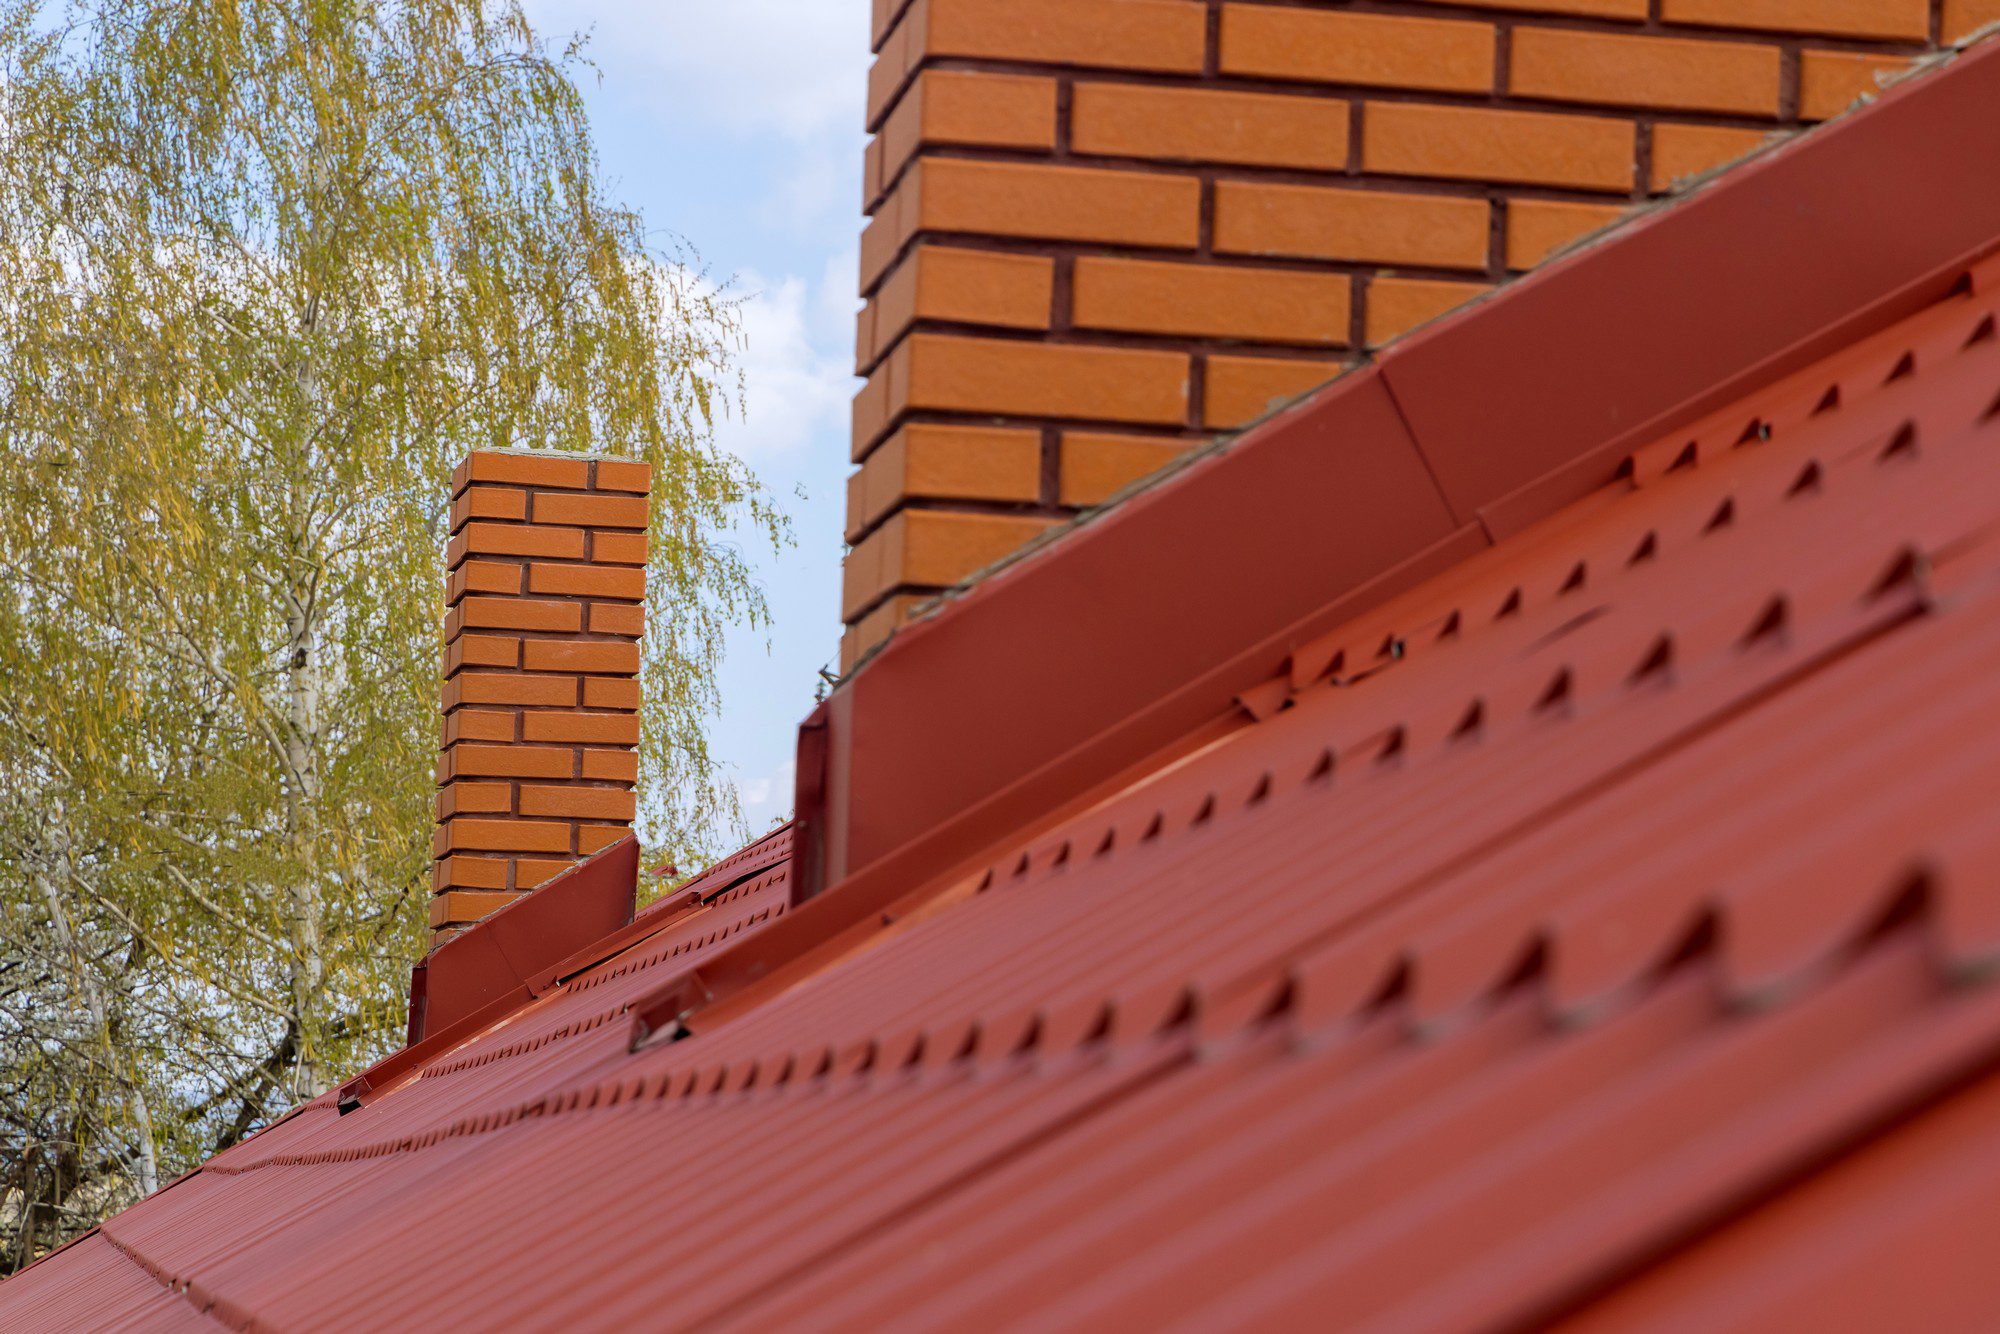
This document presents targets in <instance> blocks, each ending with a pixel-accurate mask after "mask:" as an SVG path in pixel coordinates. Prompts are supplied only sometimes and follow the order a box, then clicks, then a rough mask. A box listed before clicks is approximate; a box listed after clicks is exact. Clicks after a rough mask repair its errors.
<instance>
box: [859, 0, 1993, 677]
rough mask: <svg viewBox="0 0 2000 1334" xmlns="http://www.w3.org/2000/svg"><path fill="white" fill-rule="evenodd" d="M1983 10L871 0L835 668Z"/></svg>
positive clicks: (1864, 84)
mask: <svg viewBox="0 0 2000 1334" xmlns="http://www.w3.org/2000/svg"><path fill="white" fill-rule="evenodd" d="M1996 19H2000V0H1458V2H1457V3H1456V4H1452V5H1440V4H1432V3H1422V2H1421V0H1360V2H1357V0H875V7H874V41H875V50H876V52H877V58H876V62H875V66H874V69H873V71H872V73H871V74H870V76H869V87H868V127H869V129H870V130H871V131H873V132H874V134H875V139H874V141H873V142H872V143H871V144H870V146H869V149H868V153H867V160H866V164H865V172H864V178H865V179H864V197H865V208H866V211H867V213H868V214H869V215H870V218H871V220H870V222H869V224H868V226H867V229H866V230H865V232H864V233H863V235H862V241H861V291H862V294H863V295H864V296H865V297H866V298H867V306H866V308H865V310H864V311H863V312H862V315H861V320H860V329H859V336H858V338H857V346H858V369H859V373H860V374H862V375H864V376H866V377H867V384H866V387H865V388H863V390H862V391H861V393H860V396H859V397H858V398H857V399H856V401H855V405H854V426H853V459H854V461H855V462H856V463H858V464H859V465H860V469H859V471H858V472H857V473H855V475H854V477H853V480H852V482H851V484H850V486H849V491H848V525H847V537H848V540H849V542H850V543H852V544H853V550H852V554H851V556H850V558H849V560H848V564H847V570H846V577H845V580H844V586H843V592H842V607H841V613H842V618H843V619H844V620H845V621H846V623H847V625H848V633H847V636H846V639H845V641H844V643H843V650H842V658H843V664H844V665H846V666H851V665H852V664H853V663H854V661H855V660H856V659H857V657H858V656H859V655H860V654H862V653H864V652H866V651H867V650H868V649H869V648H871V647H872V646H874V645H875V644H877V643H879V642H880V641H881V640H882V639H883V638H884V637H886V636H887V635H888V634H889V633H890V632H891V631H892V630H893V629H894V628H895V627H896V626H897V625H899V624H900V623H902V621H903V620H905V619H906V618H907V616H908V614H909V612H910V610H911V608H912V607H913V606H914V605H915V604H917V603H919V602H921V601H922V600H923V599H924V598H925V597H927V596H928V595H930V594H932V593H934V592H936V591H937V590H939V589H940V588H944V587H948V586H949V585H951V584H953V583H955V582H957V581H958V580H960V579H962V578H963V577H964V576H966V575H967V574H970V573H972V572H973V571H974V570H976V569H978V568H980V567H981V566H983V565H986V564H988V563H990V562H992V561H994V560H997V559H999V558H1001V557H1003V556H1005V555H1007V554H1008V553H1010V552H1012V551H1013V550H1015V549H1016V548H1018V547H1019V546H1020V545H1021V544H1022V543H1024V542H1025V541H1027V540H1028V539H1029V538H1031V537H1033V536H1034V535H1035V534H1036V533H1038V532H1040V531H1041V530H1043V529H1044V528H1046V527H1048V526H1049V525H1050V524H1052V523H1054V522H1057V521H1059V520H1060V519H1062V518H1064V517H1066V516H1068V515H1071V514H1074V513H1076V512H1077V510H1078V509H1079V508H1081V507H1083V506H1088V505H1091V504H1095V503H1097V502H1099V501H1101V500H1103V499H1104V498H1105V497H1107V496H1108V495H1110V494H1111V493H1112V492H1113V491H1115V490H1116V489H1118V488H1119V487H1121V486H1123V485H1124V484H1126V483H1127V482H1130V481H1132V480H1134V479H1135V478H1137V477H1140V476H1142V475H1144V474H1145V473H1148V472H1151V471H1153V470H1154V469H1156V468H1157V467H1159V466H1160V465H1161V464H1163V463H1165V462H1166V461H1167V460H1169V459H1171V458H1172V457H1173V456H1174V455H1176V454H1178V453H1180V452H1181V451H1183V450H1185V449H1187V448H1188V447H1189V446H1190V445H1192V444H1194V443H1196V442H1198V441H1200V440H1202V439H1204V438H1207V437H1208V436H1211V435H1213V434H1214V433H1215V432H1217V431H1222V430H1226V429H1229V428H1232V427H1237V426H1241V425H1243V424H1245V423H1246V422H1248V421H1250V420H1252V419H1254V418H1256V417H1258V416H1260V415H1261V414H1263V413H1264V412H1265V411H1266V410H1267V409H1268V408H1269V407H1270V406H1271V405H1272V404H1273V403H1274V402H1275V401H1281V400H1284V399H1286V398H1289V397H1292V396H1294V395H1296V394H1299V393H1303V392H1304V391H1306V390H1308V389H1310V388H1312V387H1313V386H1315V385H1317V384H1319V383H1321V382H1322V381H1324V380H1326V379H1327V378H1329V377H1330V376H1331V375H1333V374H1334V373H1335V372H1336V371H1337V370H1338V368H1339V367H1340V366H1341V365H1342V364H1343V363H1344V362H1346V361H1348V360H1350V359H1351V358H1353V357H1355V356H1356V355H1358V354H1360V353H1361V352H1363V351H1364V350H1365V349H1368V348H1372V347H1375V346H1377V345H1379V344H1381V343H1383V342H1385V341H1386V340H1388V339H1390V338H1392V337H1394V336H1395V335H1396V334H1399V333H1401V332H1403V331H1405V330H1407V329H1409V328H1411V327H1412V326H1414V325H1417V324H1420V323H1423V322H1424V321H1426V320H1428V319H1430V318H1432V317H1433V316H1436V315H1438V314H1441V313H1443V312H1444V311H1446V310H1448V309H1450V308H1451V307H1453V306H1456V305H1458V304H1459V303H1460V302H1463V301H1465V300H1467V299H1469V298H1472V297H1475V296H1478V295H1479V294H1480V293H1482V292H1485V291H1487V290H1488V289H1489V288H1490V287H1492V285H1493V284H1495V283H1497V282H1499V281H1500V280H1501V279H1502V278H1504V277H1506V276H1507V275H1508V274H1510V273H1515V272H1519V271H1521V270H1524V269H1528V268H1531V267H1532V266H1534V265H1535V264H1537V263H1539V262H1540V261H1541V260H1542V259H1543V258H1544V257H1545V256H1547V255H1548V254H1549V253H1550V252H1551V251H1552V250H1554V249H1555V248H1557V247H1558V246H1560V245H1562V244H1563V243H1565V242H1567V241H1569V240H1571V239H1573V238H1575V237H1577V236H1579V235H1581V234H1583V233H1585V232H1588V231H1591V230H1593V229H1595V228H1597V227H1599V226H1601V225H1603V224H1605V223H1608V222H1610V221H1612V220H1613V219H1615V218H1617V217H1618V216H1619V215H1620V213H1621V212H1622V211H1623V210H1625V209H1627V208H1629V207H1631V206H1632V205H1634V204H1637V203H1642V202H1644V201H1645V200H1647V199H1648V198H1651V197H1652V196H1654V195H1656V194H1660V193H1662V192H1665V191H1667V190H1668V189H1669V188H1671V186H1672V185H1673V183H1674V182H1675V181H1676V180H1678V179H1681V178H1684V177H1688V176H1691V175H1695V174H1698V173H1701V172H1703V171H1706V170H1707V169H1709V168H1711V167H1714V166H1717V165H1720V164H1722V163H1724V162H1727V161H1729V160H1731V159H1733V158H1736V157H1738V156H1741V155H1742V154H1744V153H1745V152H1747V151H1749V150H1750V149H1752V148H1754V147H1756V146H1757V145H1758V144H1760V143H1761V142H1762V141H1763V140H1764V139H1765V137H1766V136H1768V135H1769V134H1771V133H1772V132H1773V131H1778V130H1785V129H1792V128H1797V127H1799V126H1801V125H1804V124H1807V123H1810V122H1813V121H1817V120H1822V119H1825V118H1827V117H1829V116H1832V115H1835V114H1837V113H1838V112H1840V111H1841V110H1842V109H1844V108H1845V107H1846V106H1847V105H1848V104H1849V103H1851V102H1852V101H1853V100H1854V98H1855V97H1857V96H1859V95H1861V94H1863V93H1866V92H1869V91H1872V90H1873V89H1874V87H1875V86H1876V85H1875V76H1876V74H1877V73H1878V72H1882V71H1886V70H1893V69H1896V68H1899V67H1901V66H1902V65H1904V64H1906V63H1907V62H1908V60H1909V59H1910V57H1912V56H1914V55H1917V54H1919V53H1921V52H1923V51H1926V50H1929V49H1932V48H1934V47H1935V46H1937V45H1938V44H1940V42H1949V41H1952V40H1954V39H1956V38H1958V37H1960V36H1963V35H1964V34H1966V33H1968V32H1970V31H1972V30H1973V29H1975V28H1977V27H1979V26H1981V25H1983V24H1985V23H1988V22H1992V21H1994V20H1996Z"/></svg>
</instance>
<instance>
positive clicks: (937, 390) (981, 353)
mask: <svg viewBox="0 0 2000 1334" xmlns="http://www.w3.org/2000/svg"><path fill="white" fill-rule="evenodd" d="M885 368H886V370H887V373H888V375H889V379H890V382H891V385H892V393H894V394H895V397H894V398H892V400H891V403H892V408H893V410H895V411H898V412H900V411H901V410H903V409H904V408H919V409H930V410H936V411H944V412H975V413H981V414H999V415H1010V416H1024V417H1082V418H1088V419H1091V420H1095V421H1131V422H1158V423H1169V424H1173V425H1179V424H1180V422H1181V421H1182V420H1183V419H1184V418H1185V417H1186V415H1187V400H1188V364H1187V358H1186V357H1185V356H1184V355H1182V354H1181V353H1178V352H1151V351H1136V350H1132V349H1128V348H1108V347H1072V346H1058V345H1051V344H1047V343H1039V342H1022V341H1013V340H1006V341H1003V340H998V339H990V338H955V337H952V336H949V335H946V334H914V335H912V336H911V337H909V338H907V339H905V340H904V341H903V343H902V345H901V346H900V347H898V348H897V349H896V352H895V354H894V355H892V356H891V357H890V359H889V361H888V362H887V363H885ZM883 373H884V372H883V371H881V370H878V371H877V372H876V374H877V375H881V374H883Z"/></svg>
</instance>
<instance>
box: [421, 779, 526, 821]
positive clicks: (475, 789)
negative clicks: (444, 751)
mask: <svg viewBox="0 0 2000 1334" xmlns="http://www.w3.org/2000/svg"><path fill="white" fill-rule="evenodd" d="M513 803H514V788H513V786H512V785H511V784H508V783H465V782H452V783H446V784H445V785H444V786H443V787H442V788H440V789H439V790H438V794H437V818H438V819H440V820H449V819H450V818H451V817H452V816H454V815H496V814H497V815H505V814H506V813H507V812H508V811H509V810H511V809H512V808H513Z"/></svg>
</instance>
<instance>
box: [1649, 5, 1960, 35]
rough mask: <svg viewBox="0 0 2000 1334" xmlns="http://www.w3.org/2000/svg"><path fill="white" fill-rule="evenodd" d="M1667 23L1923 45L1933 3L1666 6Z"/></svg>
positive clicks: (1664, 8)
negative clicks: (1892, 39) (1886, 39)
mask: <svg viewBox="0 0 2000 1334" xmlns="http://www.w3.org/2000/svg"><path fill="white" fill-rule="evenodd" d="M1661 17H1663V18H1664V19H1666V21H1667V22H1669V23H1701V24H1708V25H1711V26H1714V27H1718V28H1761V29H1768V30H1770V31H1772V32H1819V33H1826V34H1828V35H1829V36H1838V37H1890V38H1901V39H1902V40H1904V41H1911V42H1921V41H1923V40H1924V39H1925V37H1926V36H1928V35H1929V33H1930V0H1664V5H1663V8H1662V10H1661Z"/></svg>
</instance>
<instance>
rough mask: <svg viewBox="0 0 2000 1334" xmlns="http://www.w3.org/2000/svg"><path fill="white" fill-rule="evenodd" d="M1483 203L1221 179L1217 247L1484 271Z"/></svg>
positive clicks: (1486, 220)
mask: <svg viewBox="0 0 2000 1334" xmlns="http://www.w3.org/2000/svg"><path fill="white" fill-rule="evenodd" d="M1491 219H1492V211H1491V209H1490V208H1489V206H1488V205H1487V203H1486V201H1485V200H1483V199H1460V198H1456V197H1446V196H1442V195H1412V194H1393V193H1390V192H1388V191H1385V190H1334V189H1324V188H1321V187H1318V186H1310V185H1271V184H1266V183H1263V182H1258V181H1218V182H1217V183H1216V187H1215V248H1216V249H1217V250H1219V251H1223V252H1225V253H1228V254H1234V255H1286V256H1295V257H1298V258H1302V259H1342V260H1358V261H1362V262H1367V263H1377V264H1426V265H1435V266H1437V267H1440V268H1466V269H1483V268H1485V267H1486V241H1487V233H1488V231H1489V229H1490V226H1491Z"/></svg>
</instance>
